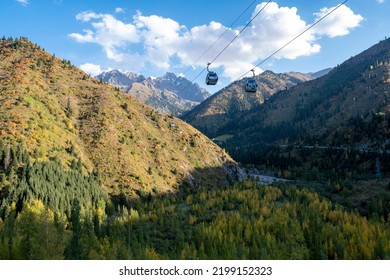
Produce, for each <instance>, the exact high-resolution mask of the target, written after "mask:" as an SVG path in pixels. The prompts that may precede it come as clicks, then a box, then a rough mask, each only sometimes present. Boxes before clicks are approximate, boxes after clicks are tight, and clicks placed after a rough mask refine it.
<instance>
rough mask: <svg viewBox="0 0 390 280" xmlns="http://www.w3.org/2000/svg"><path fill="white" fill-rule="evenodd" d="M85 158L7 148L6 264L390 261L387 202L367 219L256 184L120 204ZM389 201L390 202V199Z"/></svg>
mask: <svg viewBox="0 0 390 280" xmlns="http://www.w3.org/2000/svg"><path fill="white" fill-rule="evenodd" d="M82 166H83V165H82V163H81V160H79V161H76V160H75V161H73V162H72V164H71V166H70V167H69V168H68V169H65V168H64V167H63V166H62V165H61V163H60V162H59V160H56V159H53V160H52V161H47V162H39V161H35V162H30V159H29V157H28V154H27V152H26V151H25V150H24V149H23V147H22V146H11V145H4V144H3V143H0V199H1V203H0V217H1V219H0V258H1V259H77V260H81V259H389V258H390V230H389V208H390V207H389V204H384V203H383V201H382V202H376V203H371V206H370V207H369V208H368V209H369V210H368V211H367V212H365V213H363V212H360V211H359V209H356V208H351V207H347V206H345V205H342V204H339V203H335V202H333V201H331V200H330V199H328V198H326V197H324V196H322V195H320V194H318V193H317V192H315V191H314V190H312V189H310V188H307V187H305V186H301V185H296V184H294V183H288V182H287V183H275V184H273V185H272V186H264V185H260V183H259V182H258V181H257V180H255V179H253V180H248V181H243V182H236V183H232V184H231V185H229V186H225V187H221V188H218V189H217V188H213V187H212V186H199V187H198V188H197V189H195V190H194V189H192V188H191V189H189V188H187V189H186V188H185V187H183V188H182V189H180V190H179V191H178V192H177V193H171V194H164V195H158V196H157V195H151V194H149V195H146V194H145V195H144V196H143V197H141V198H140V199H137V200H133V199H131V198H130V197H128V196H126V195H125V194H124V193H121V194H119V195H118V196H117V197H115V199H114V198H112V197H110V196H109V195H107V193H106V192H105V191H104V188H103V186H102V182H101V179H100V175H99V172H98V171H97V170H96V169H94V170H93V171H92V172H90V173H88V172H87V171H86V170H84V169H83V167H82ZM387 203H388V202H387Z"/></svg>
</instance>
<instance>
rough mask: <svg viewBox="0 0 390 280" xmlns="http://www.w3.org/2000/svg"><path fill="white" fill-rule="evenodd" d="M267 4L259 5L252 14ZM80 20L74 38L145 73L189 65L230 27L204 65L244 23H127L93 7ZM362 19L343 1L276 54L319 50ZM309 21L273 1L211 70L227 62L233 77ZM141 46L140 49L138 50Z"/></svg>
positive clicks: (149, 19)
mask: <svg viewBox="0 0 390 280" xmlns="http://www.w3.org/2000/svg"><path fill="white" fill-rule="evenodd" d="M265 4H266V3H265V2H264V3H262V4H259V5H257V6H256V9H255V10H254V11H253V13H252V17H253V16H254V15H256V14H257V13H258V11H260V9H261V8H262V7H264V5H265ZM331 9H332V8H323V9H321V10H320V11H319V12H318V13H315V14H314V19H313V22H315V20H317V19H318V18H320V17H322V16H323V15H325V14H326V13H327V12H329V11H330V10H331ZM76 19H77V20H80V21H83V22H85V23H87V24H90V28H89V29H85V30H83V33H82V34H80V33H72V34H69V36H70V37H71V38H73V39H74V40H76V41H77V42H80V43H95V44H99V45H100V46H101V47H102V48H103V50H104V51H105V53H106V56H107V58H108V59H110V60H112V61H113V63H114V64H115V63H116V65H115V66H114V67H113V68H120V67H121V68H125V69H126V68H129V67H134V68H136V69H135V70H136V72H142V67H147V66H148V67H149V66H153V68H154V69H156V68H158V69H164V70H168V69H169V68H172V67H177V66H183V67H188V66H189V65H192V64H193V63H194V62H195V61H196V60H197V59H198V57H199V56H200V55H201V54H202V53H203V52H204V50H206V49H207V48H208V47H209V46H210V45H211V44H213V43H214V41H215V39H216V38H218V37H219V36H220V35H221V34H222V33H223V32H225V31H226V34H225V36H223V37H222V38H221V39H220V40H219V41H218V42H217V43H216V44H215V45H214V46H213V48H212V49H211V50H210V51H209V52H207V53H206V54H205V55H204V57H202V58H201V59H200V60H199V61H198V62H196V65H194V67H206V65H207V62H210V61H213V60H214V59H215V58H216V56H218V55H219V54H220V52H221V50H222V49H223V48H224V47H225V46H226V45H227V44H229V42H231V40H232V39H233V38H234V37H235V36H236V35H237V34H238V33H239V31H240V30H241V29H242V28H243V27H242V26H240V27H236V28H234V29H228V28H227V27H225V26H224V25H222V24H221V23H219V22H214V21H212V22H210V23H209V24H207V25H200V26H194V27H192V28H190V29H188V28H187V27H185V26H182V25H180V23H178V22H176V21H174V20H173V19H170V18H164V17H161V16H157V15H150V16H144V15H142V14H141V13H140V12H137V14H136V15H134V17H133V19H132V21H131V22H128V23H126V22H123V21H121V20H118V19H116V18H115V17H114V16H113V15H110V14H97V13H95V12H91V11H88V12H83V13H80V14H78V15H77V16H76ZM362 20H363V17H362V16H361V15H358V14H355V13H354V12H353V11H352V10H351V9H350V8H348V7H346V6H342V7H340V8H339V9H338V10H337V11H336V12H335V13H333V14H331V15H330V16H328V17H327V18H326V19H324V20H323V21H321V22H320V23H319V24H318V25H317V26H316V27H315V28H312V29H310V30H309V31H308V32H306V33H305V34H304V35H302V36H300V37H299V38H298V39H297V40H295V41H294V42H293V43H291V44H289V45H288V46H287V47H286V48H284V49H283V50H282V51H280V52H278V54H277V55H276V56H275V57H276V58H287V59H295V58H297V57H300V56H308V55H312V54H315V53H318V52H319V51H320V50H321V46H320V44H319V43H318V39H319V38H320V37H322V36H328V37H331V38H332V37H336V36H343V35H347V34H348V33H349V32H350V30H352V29H353V28H356V27H357V26H359V24H360V22H361V21H362ZM309 26H310V23H307V22H305V21H304V20H303V19H302V18H301V17H300V16H299V13H298V9H297V8H295V7H279V5H278V4H277V3H275V2H271V3H269V4H268V6H267V7H266V8H265V9H264V10H263V11H262V12H261V13H260V14H259V16H257V17H256V18H255V19H254V20H253V21H252V22H251V24H250V25H249V26H248V28H247V29H245V30H244V31H243V33H242V34H240V36H239V37H238V38H237V39H236V40H235V41H234V42H233V43H232V44H231V45H230V46H229V47H228V48H227V49H226V51H224V52H223V54H221V55H220V56H218V59H216V60H215V62H213V64H212V65H211V66H210V69H211V70H212V69H213V68H217V67H223V71H222V72H223V73H222V75H223V76H226V77H228V78H230V79H232V80H234V79H236V78H237V77H239V76H240V75H242V74H243V73H245V72H247V71H248V70H250V69H252V68H253V67H254V65H256V64H257V63H258V62H259V61H261V60H262V59H264V58H266V57H268V56H269V55H270V54H272V53H273V52H275V51H276V50H278V49H279V48H281V47H282V46H283V45H285V44H286V43H287V42H289V41H290V40H291V39H293V38H294V37H296V36H297V35H298V34H300V33H301V32H302V31H304V30H305V29H307V28H308V27H309ZM140 46H142V49H139V47H140ZM135 50H136V51H135ZM178 64H180V65H178ZM259 71H261V70H260V69H256V73H257V74H258V73H259ZM250 75H251V73H250Z"/></svg>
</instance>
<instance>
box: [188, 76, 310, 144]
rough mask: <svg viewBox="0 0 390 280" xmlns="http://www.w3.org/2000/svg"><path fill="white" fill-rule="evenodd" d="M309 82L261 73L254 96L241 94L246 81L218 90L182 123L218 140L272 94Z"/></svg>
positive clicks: (308, 77) (299, 78)
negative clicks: (229, 125)
mask: <svg viewBox="0 0 390 280" xmlns="http://www.w3.org/2000/svg"><path fill="white" fill-rule="evenodd" d="M310 79H312V76H311V75H310V74H301V73H286V74H276V73H273V72H272V71H265V72H263V73H261V74H260V75H257V76H255V80H256V83H257V84H258V90H257V92H250V93H248V92H245V90H244V84H245V80H246V79H242V80H240V81H236V82H234V83H232V84H230V85H228V86H227V87H225V88H223V89H221V90H220V91H218V92H217V93H215V94H214V95H212V96H211V97H209V98H208V99H206V100H205V101H203V102H202V103H201V104H199V105H198V106H196V107H195V108H194V109H192V110H191V111H189V112H187V113H186V114H184V115H183V117H182V118H183V119H184V120H185V121H187V122H188V123H189V124H191V125H193V126H194V127H196V128H197V129H199V130H200V131H202V132H203V133H204V134H206V135H207V136H209V137H217V136H220V135H221V134H223V133H222V131H223V130H224V128H225V126H226V125H228V124H229V123H235V122H236V121H237V120H238V119H239V117H240V116H241V115H242V114H245V113H246V112H249V111H250V110H251V109H253V108H257V106H259V105H260V104H263V103H264V102H266V100H268V99H269V98H270V97H271V96H272V95H274V94H275V93H276V92H278V91H281V90H285V89H286V88H290V87H292V86H295V85H297V84H298V83H301V82H303V81H308V80H310Z"/></svg>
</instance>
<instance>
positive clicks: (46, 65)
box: [0, 38, 235, 196]
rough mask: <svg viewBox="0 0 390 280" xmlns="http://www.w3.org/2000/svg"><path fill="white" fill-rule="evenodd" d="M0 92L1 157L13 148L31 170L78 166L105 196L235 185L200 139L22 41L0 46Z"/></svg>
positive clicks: (226, 163) (213, 148) (221, 159)
mask: <svg viewBox="0 0 390 280" xmlns="http://www.w3.org/2000/svg"><path fill="white" fill-rule="evenodd" d="M0 90H1V95H0V103H1V106H0V141H2V143H3V146H4V147H6V149H11V150H12V149H16V147H15V145H20V146H22V147H23V148H24V149H25V150H26V151H27V154H28V157H29V160H30V161H31V162H47V161H55V160H57V161H59V162H60V163H61V165H62V167H63V168H64V169H65V170H67V169H69V168H70V167H71V165H72V162H73V161H76V162H78V161H80V162H81V169H82V172H83V173H88V174H90V173H91V172H92V171H93V170H94V169H96V170H99V172H100V173H101V178H102V182H103V186H104V188H105V190H106V191H108V192H109V193H110V194H113V195H118V194H119V193H120V192H121V190H123V192H125V193H126V194H128V195H129V196H139V195H140V194H142V195H144V194H148V193H153V194H156V193H161V192H175V191H176V190H177V189H178V188H180V187H181V186H183V185H189V186H192V187H196V186H197V185H198V184H200V183H201V182H202V183H206V184H215V185H218V184H225V183H227V181H228V180H230V179H234V176H235V175H234V170H235V163H234V162H233V161H232V160H231V159H230V157H229V156H228V155H227V154H226V153H225V152H224V151H223V150H221V149H220V148H219V147H218V146H217V145H215V144H214V143H213V142H212V141H210V140H209V139H208V138H206V137H205V136H203V135H202V134H201V133H200V132H199V131H197V130H196V129H194V128H192V127H191V126H189V125H188V124H186V123H184V122H182V121H181V120H179V119H177V118H174V117H173V116H171V115H164V114H161V113H159V112H158V111H156V110H154V109H152V108H150V107H148V106H146V105H144V104H142V103H140V102H138V101H137V100H135V99H134V98H132V97H130V96H128V95H126V94H125V93H123V92H121V91H119V89H117V88H114V87H112V86H110V85H107V84H105V83H102V82H100V81H99V80H96V79H93V78H91V77H89V76H88V75H87V74H86V73H84V72H82V71H81V70H79V69H77V68H76V67H74V66H72V65H71V63H70V62H69V61H67V60H61V59H59V58H56V57H55V55H51V54H48V53H47V52H45V51H44V50H43V49H41V48H40V47H39V46H37V45H35V44H33V43H31V42H29V41H28V40H27V39H26V38H17V39H12V38H8V39H6V38H3V39H1V40H0ZM8 146H10V148H8ZM208 168H210V170H212V171H213V172H214V173H213V175H214V176H209V171H207V169H208ZM197 169H198V170H201V171H196V170H197ZM210 172H211V171H210Z"/></svg>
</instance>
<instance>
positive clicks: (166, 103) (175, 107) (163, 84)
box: [96, 70, 211, 116]
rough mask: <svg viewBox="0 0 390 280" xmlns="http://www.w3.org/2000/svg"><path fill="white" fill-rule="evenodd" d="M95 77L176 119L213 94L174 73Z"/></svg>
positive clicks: (110, 73) (123, 74)
mask: <svg viewBox="0 0 390 280" xmlns="http://www.w3.org/2000/svg"><path fill="white" fill-rule="evenodd" d="M96 78H97V79H99V80H101V81H102V82H107V83H110V84H111V85H113V86H115V87H118V88H120V89H121V90H123V91H125V92H126V93H128V94H130V95H131V96H133V97H135V98H137V99H138V100H140V101H141V102H143V103H145V104H147V105H149V106H151V107H153V108H155V109H157V110H159V111H160V112H162V113H166V114H169V113H173V114H174V115H176V116H179V115H182V114H183V113H184V112H186V111H188V110H190V109H191V108H193V107H194V106H196V105H197V104H199V103H200V102H201V101H203V100H205V99H207V98H208V97H209V96H210V95H211V94H210V93H209V92H208V91H206V90H205V89H203V88H201V87H200V86H199V85H198V84H197V83H194V84H193V83H192V82H190V81H189V80H187V79H186V78H184V77H180V76H176V75H175V74H174V73H171V72H167V73H165V74H164V75H163V76H162V77H157V78H152V77H145V76H143V75H140V74H136V73H132V72H125V73H123V72H121V71H119V70H111V71H106V72H103V73H101V74H99V75H98V76H96Z"/></svg>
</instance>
